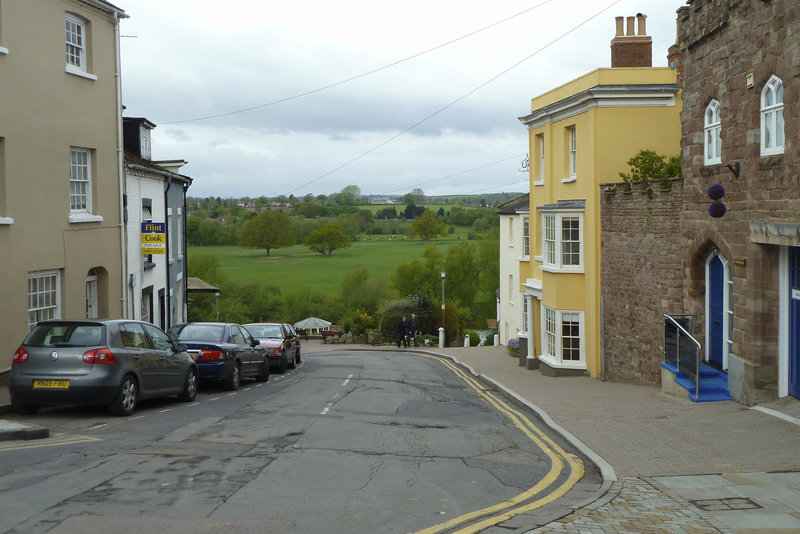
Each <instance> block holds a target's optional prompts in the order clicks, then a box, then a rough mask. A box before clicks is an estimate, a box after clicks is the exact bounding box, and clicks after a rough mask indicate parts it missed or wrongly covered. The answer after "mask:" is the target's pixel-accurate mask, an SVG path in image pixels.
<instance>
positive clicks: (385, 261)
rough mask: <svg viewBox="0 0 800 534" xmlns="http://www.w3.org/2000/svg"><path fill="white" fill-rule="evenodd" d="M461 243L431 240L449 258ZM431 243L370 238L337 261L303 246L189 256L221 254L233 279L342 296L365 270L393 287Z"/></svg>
mask: <svg viewBox="0 0 800 534" xmlns="http://www.w3.org/2000/svg"><path fill="white" fill-rule="evenodd" d="M457 242H458V239H457V237H448V238H440V239H438V240H436V241H431V243H434V244H437V245H438V246H439V247H440V248H441V250H442V254H443V255H446V254H447V249H448V248H449V247H450V246H451V245H453V244H455V243H457ZM427 244H429V243H427V242H425V241H423V240H421V239H405V240H403V239H389V236H369V237H367V238H366V240H362V241H357V242H355V243H353V245H352V246H351V247H349V248H344V249H337V250H334V251H333V255H332V256H322V255H320V254H318V253H316V252H312V251H311V250H309V249H308V248H307V247H305V246H303V245H294V246H291V247H284V248H279V249H275V250H272V251H271V252H270V255H269V256H267V255H266V253H265V251H263V250H254V249H244V248H239V247H188V254H189V257H190V258H191V256H192V255H193V254H205V253H211V254H216V255H218V256H219V258H220V261H219V263H220V270H221V271H222V272H223V273H224V274H225V276H226V278H227V279H229V280H236V281H243V282H249V281H252V280H259V281H261V282H265V283H267V284H270V285H275V286H278V287H279V288H281V292H282V293H284V294H286V293H292V292H295V291H296V290H299V289H302V288H308V289H311V290H312V291H314V292H320V293H324V294H327V295H331V296H336V295H338V293H339V287H340V285H341V282H342V280H343V279H344V277H345V276H346V275H347V274H349V273H351V272H353V271H355V270H357V269H360V268H362V267H366V268H367V269H368V270H369V276H370V279H380V278H384V279H386V281H387V283H388V280H389V275H390V274H391V273H392V271H393V270H394V268H395V266H396V265H397V264H398V263H402V262H404V261H408V260H410V259H413V258H416V257H422V251H423V249H424V248H425V246H426V245H427ZM189 275H190V276H192V273H189Z"/></svg>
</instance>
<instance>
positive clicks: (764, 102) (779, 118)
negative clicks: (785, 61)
mask: <svg viewBox="0 0 800 534" xmlns="http://www.w3.org/2000/svg"><path fill="white" fill-rule="evenodd" d="M785 144H786V137H785V133H784V122H783V82H782V81H781V79H780V78H778V77H777V76H774V75H773V76H771V77H770V79H769V80H767V83H766V84H764V89H762V91H761V155H762V156H770V155H773V154H783V151H784V146H785Z"/></svg>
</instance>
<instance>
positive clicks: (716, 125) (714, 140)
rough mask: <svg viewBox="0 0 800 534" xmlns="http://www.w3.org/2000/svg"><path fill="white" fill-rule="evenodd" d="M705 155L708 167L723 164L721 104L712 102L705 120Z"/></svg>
mask: <svg viewBox="0 0 800 534" xmlns="http://www.w3.org/2000/svg"><path fill="white" fill-rule="evenodd" d="M703 123H704V125H703V134H704V135H703V139H704V143H703V145H704V146H703V148H704V151H703V155H704V158H705V164H706V165H716V164H718V163H722V121H721V119H720V107H719V102H717V101H716V100H712V101H711V102H709V103H708V106H707V107H706V112H705V115H704V118H703Z"/></svg>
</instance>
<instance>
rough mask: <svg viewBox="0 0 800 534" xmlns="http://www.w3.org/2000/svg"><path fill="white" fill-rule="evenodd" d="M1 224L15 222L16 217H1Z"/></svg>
mask: <svg viewBox="0 0 800 534" xmlns="http://www.w3.org/2000/svg"><path fill="white" fill-rule="evenodd" d="M0 224H14V219H12V218H11V217H0Z"/></svg>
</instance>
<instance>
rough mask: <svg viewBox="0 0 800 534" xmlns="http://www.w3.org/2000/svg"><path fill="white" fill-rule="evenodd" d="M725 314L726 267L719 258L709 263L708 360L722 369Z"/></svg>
mask: <svg viewBox="0 0 800 534" xmlns="http://www.w3.org/2000/svg"><path fill="white" fill-rule="evenodd" d="M724 314H725V266H724V265H723V264H722V260H720V259H719V258H717V257H714V258H711V261H710V262H709V263H708V339H709V343H708V360H709V362H711V363H712V364H714V365H716V366H717V367H719V368H720V369H722V350H723V346H724V342H723V341H724V340H723V330H722V325H723V320H724Z"/></svg>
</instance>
